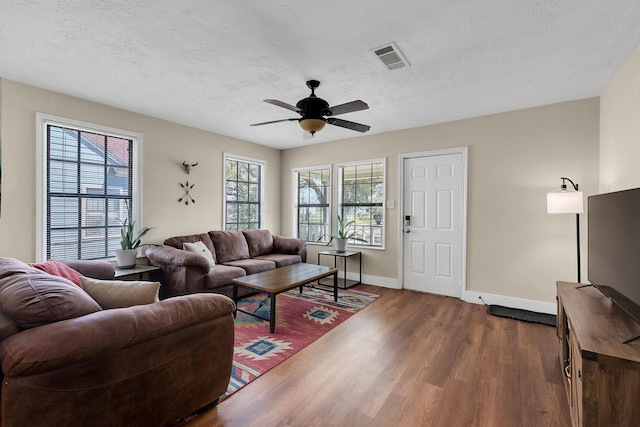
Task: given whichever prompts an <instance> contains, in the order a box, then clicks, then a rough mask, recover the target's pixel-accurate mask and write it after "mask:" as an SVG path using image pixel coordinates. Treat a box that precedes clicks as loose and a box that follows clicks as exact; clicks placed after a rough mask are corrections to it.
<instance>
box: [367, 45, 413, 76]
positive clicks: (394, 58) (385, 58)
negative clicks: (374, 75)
mask: <svg viewBox="0 0 640 427" xmlns="http://www.w3.org/2000/svg"><path fill="white" fill-rule="evenodd" d="M373 52H374V53H375V54H376V56H377V57H378V58H380V61H382V63H383V64H384V66H385V67H387V68H388V69H389V70H397V69H398V68H402V67H405V66H409V65H410V64H409V61H407V59H406V58H405V57H404V56H403V55H402V52H400V49H398V46H396V44H395V43H388V44H386V45H384V46H380V47H378V48H376V49H373Z"/></svg>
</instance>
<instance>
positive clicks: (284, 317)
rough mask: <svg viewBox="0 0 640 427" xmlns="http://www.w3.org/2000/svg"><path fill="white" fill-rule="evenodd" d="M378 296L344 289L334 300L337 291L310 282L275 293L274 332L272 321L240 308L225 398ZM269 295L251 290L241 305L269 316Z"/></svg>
mask: <svg viewBox="0 0 640 427" xmlns="http://www.w3.org/2000/svg"><path fill="white" fill-rule="evenodd" d="M378 296H379V295H375V294H371V293H368V292H362V291H357V290H351V289H349V290H343V289H339V290H338V302H334V301H333V292H327V291H323V290H319V289H316V288H308V287H305V288H304V290H303V293H302V294H300V293H299V291H298V289H294V290H291V291H289V292H285V293H282V294H280V295H278V296H277V297H276V298H277V300H276V301H277V306H276V309H277V311H276V329H275V333H273V334H271V333H269V322H268V321H265V320H261V319H258V318H256V317H254V316H250V315H248V314H245V313H242V312H238V316H237V317H236V321H235V323H236V327H235V338H236V344H235V350H234V356H233V370H232V372H231V381H230V383H229V388H228V389H227V392H226V394H225V395H224V396H223V397H222V398H221V400H222V399H225V398H227V397H228V396H229V395H231V394H232V393H235V392H236V391H238V390H239V389H240V388H241V387H243V386H245V385H247V384H248V383H250V382H251V381H253V380H254V379H256V378H257V377H259V376H260V375H261V374H264V373H265V372H267V371H268V370H269V369H271V368H273V367H274V366H276V365H277V364H279V363H281V362H282V361H283V360H285V359H288V358H289V357H291V356H292V355H294V354H295V353H297V352H298V351H300V350H301V349H303V348H304V347H306V346H307V345H309V344H311V343H312V342H313V341H315V340H317V339H318V338H320V337H321V336H322V335H324V334H326V333H327V332H329V331H330V330H331V329H333V328H335V327H336V326H337V325H339V324H340V323H342V322H344V321H345V320H346V319H348V318H349V317H351V316H352V315H353V314H354V313H356V312H358V311H359V310H360V309H362V308H364V307H365V306H367V305H368V304H369V303H371V302H372V301H374V300H375V299H376V298H378ZM265 297H266V295H263V294H257V295H252V296H250V297H246V298H243V299H242V300H240V302H239V304H238V306H239V307H240V308H242V309H243V310H246V311H249V312H256V313H257V314H258V315H260V316H262V317H265V318H267V319H268V318H269V308H270V307H269V300H267V301H266V302H264V300H265ZM263 302H264V304H263V305H262V306H260V304H261V303H263ZM256 310H257V311H256Z"/></svg>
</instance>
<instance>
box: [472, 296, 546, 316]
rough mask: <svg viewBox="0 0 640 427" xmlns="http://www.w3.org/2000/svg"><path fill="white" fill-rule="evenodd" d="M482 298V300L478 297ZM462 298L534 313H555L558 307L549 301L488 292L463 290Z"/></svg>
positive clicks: (475, 302) (476, 302)
mask: <svg viewBox="0 0 640 427" xmlns="http://www.w3.org/2000/svg"><path fill="white" fill-rule="evenodd" d="M480 298H482V300H481V299H480ZM462 299H463V300H464V301H466V302H471V303H474V304H482V303H483V301H484V303H486V304H490V305H492V304H495V305H502V306H504V307H510V308H520V309H522V310H529V311H535V312H536V313H546V314H557V311H558V307H557V305H556V304H554V303H551V302H542V301H535V300H528V299H522V298H514V297H507V296H504V295H495V294H488V293H485V292H475V291H465V292H464V295H463V297H462Z"/></svg>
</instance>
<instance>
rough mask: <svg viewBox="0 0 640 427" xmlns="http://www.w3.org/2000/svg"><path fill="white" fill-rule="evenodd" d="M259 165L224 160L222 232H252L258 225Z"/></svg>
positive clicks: (260, 182) (260, 192) (230, 159)
mask: <svg viewBox="0 0 640 427" xmlns="http://www.w3.org/2000/svg"><path fill="white" fill-rule="evenodd" d="M262 170H263V165H261V164H259V163H254V162H251V161H247V160H242V159H236V158H232V157H227V158H226V160H225V205H226V209H225V213H226V215H225V230H230V231H238V230H252V229H258V228H260V225H261V208H262V206H261V204H262V187H261V186H262Z"/></svg>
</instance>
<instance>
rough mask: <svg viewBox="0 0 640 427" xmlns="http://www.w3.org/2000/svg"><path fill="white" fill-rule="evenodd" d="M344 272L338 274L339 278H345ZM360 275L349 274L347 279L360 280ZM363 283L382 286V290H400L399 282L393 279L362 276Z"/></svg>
mask: <svg viewBox="0 0 640 427" xmlns="http://www.w3.org/2000/svg"><path fill="white" fill-rule="evenodd" d="M343 274H344V273H343V272H342V270H341V271H340V272H339V273H338V278H339V279H342V277H343ZM359 278H360V275H359V274H358V273H353V272H350V271H349V272H347V279H349V280H358V279H359ZM362 283H365V284H367V285H373V286H380V287H381V288H390V289H400V287H399V286H398V280H397V279H394V278H391V277H381V276H371V275H369V274H363V275H362Z"/></svg>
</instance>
